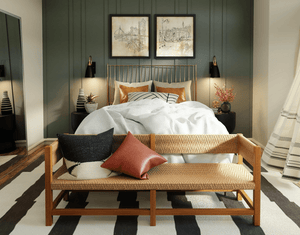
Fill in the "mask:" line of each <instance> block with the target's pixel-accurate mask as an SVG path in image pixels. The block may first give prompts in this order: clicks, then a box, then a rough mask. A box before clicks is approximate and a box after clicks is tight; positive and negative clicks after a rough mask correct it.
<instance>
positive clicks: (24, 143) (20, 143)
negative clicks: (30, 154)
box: [15, 140, 27, 147]
mask: <svg viewBox="0 0 300 235" xmlns="http://www.w3.org/2000/svg"><path fill="white" fill-rule="evenodd" d="M15 143H16V147H27V141H26V140H16V141H15Z"/></svg>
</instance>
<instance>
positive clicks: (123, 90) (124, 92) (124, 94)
mask: <svg viewBox="0 0 300 235" xmlns="http://www.w3.org/2000/svg"><path fill="white" fill-rule="evenodd" d="M119 89H120V104H122V103H126V102H127V101H128V93H129V92H147V91H148V85H147V86H140V87H128V86H124V85H120V86H119Z"/></svg>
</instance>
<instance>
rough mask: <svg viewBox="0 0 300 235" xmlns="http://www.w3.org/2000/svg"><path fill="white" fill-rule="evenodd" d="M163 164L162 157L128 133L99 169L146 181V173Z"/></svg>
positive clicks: (163, 159) (164, 160)
mask: <svg viewBox="0 0 300 235" xmlns="http://www.w3.org/2000/svg"><path fill="white" fill-rule="evenodd" d="M165 162H167V160H166V159H165V158H164V157H162V156H161V155H159V154H158V153H156V152H155V151H153V150H151V149H150V148H148V147H147V146H145V145H144V144H142V143H141V142H140V141H139V140H138V139H136V138H135V137H134V136H133V135H132V134H131V132H130V131H129V132H128V134H127V136H126V138H125V139H124V141H123V143H122V144H121V145H120V147H119V148H118V149H117V150H116V151H115V152H114V154H113V155H112V156H111V157H110V158H108V159H107V160H106V162H105V163H103V164H102V165H101V167H103V168H107V169H110V170H113V171H118V172H121V173H124V174H126V175H130V176H133V177H135V178H138V179H148V174H147V172H148V171H149V170H150V169H151V168H153V167H155V166H158V165H160V164H162V163H165Z"/></svg>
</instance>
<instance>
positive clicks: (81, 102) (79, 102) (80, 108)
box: [76, 88, 85, 113]
mask: <svg viewBox="0 0 300 235" xmlns="http://www.w3.org/2000/svg"><path fill="white" fill-rule="evenodd" d="M84 104H85V98H84V91H83V88H80V89H79V94H78V99H77V104H76V110H77V112H79V113H85V108H84Z"/></svg>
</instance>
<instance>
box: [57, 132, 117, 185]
mask: <svg viewBox="0 0 300 235" xmlns="http://www.w3.org/2000/svg"><path fill="white" fill-rule="evenodd" d="M113 132H114V128H112V129H110V130H108V131H105V132H103V133H100V134H98V135H62V134H57V137H58V142H59V146H60V149H61V151H62V155H63V157H64V160H65V163H66V166H67V169H68V173H65V174H63V175H62V176H60V178H59V179H73V180H86V179H98V178H106V177H109V176H114V175H117V174H116V173H114V172H112V171H110V170H107V169H104V168H101V167H100V166H101V165H102V164H103V162H104V160H105V159H107V158H108V157H109V156H110V155H111V150H112V140H113Z"/></svg>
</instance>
